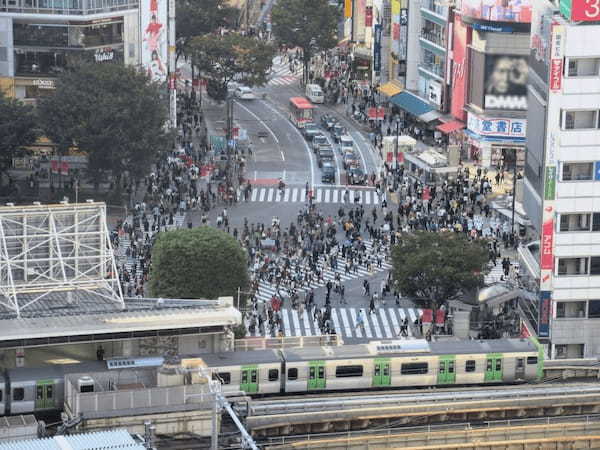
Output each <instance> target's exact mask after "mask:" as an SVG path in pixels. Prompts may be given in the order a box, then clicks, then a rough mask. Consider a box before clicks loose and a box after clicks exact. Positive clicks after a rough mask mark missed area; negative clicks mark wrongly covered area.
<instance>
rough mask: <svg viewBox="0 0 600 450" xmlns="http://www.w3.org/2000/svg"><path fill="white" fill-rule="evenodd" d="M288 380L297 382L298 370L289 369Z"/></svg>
mask: <svg viewBox="0 0 600 450" xmlns="http://www.w3.org/2000/svg"><path fill="white" fill-rule="evenodd" d="M287 378H288V380H297V379H298V369H296V368H294V367H293V368H291V369H288V376H287Z"/></svg>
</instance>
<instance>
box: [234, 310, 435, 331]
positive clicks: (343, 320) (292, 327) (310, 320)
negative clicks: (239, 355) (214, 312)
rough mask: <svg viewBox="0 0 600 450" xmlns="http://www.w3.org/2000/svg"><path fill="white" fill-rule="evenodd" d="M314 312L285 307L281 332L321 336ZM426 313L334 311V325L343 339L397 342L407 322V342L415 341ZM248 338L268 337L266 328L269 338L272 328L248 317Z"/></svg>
mask: <svg viewBox="0 0 600 450" xmlns="http://www.w3.org/2000/svg"><path fill="white" fill-rule="evenodd" d="M360 309H362V310H363V317H364V321H363V326H360V324H359V323H358V321H357V317H358V314H359V311H360ZM314 312H315V310H314V309H313V310H312V311H307V310H304V311H302V312H299V311H298V310H295V309H288V308H282V309H281V311H280V314H281V319H282V324H283V325H282V331H283V334H284V335H285V336H321V335H322V334H323V333H322V332H321V329H320V327H319V323H318V321H317V320H316V319H315V314H314ZM422 312H423V311H422V310H421V309H420V308H405V307H404V308H403V307H391V308H390V307H385V306H381V307H379V308H376V309H375V310H374V311H373V312H372V313H369V311H368V308H354V307H346V308H331V323H332V327H333V328H334V329H335V333H336V334H337V335H338V336H340V337H342V338H363V339H364V338H367V339H398V338H400V337H401V335H400V325H401V324H402V321H403V320H404V319H408V324H409V326H408V329H407V336H403V338H405V339H414V338H415V333H416V331H415V327H414V322H415V320H417V318H418V317H420V316H421V313H422ZM244 321H245V325H246V329H247V330H248V331H247V333H246V336H265V330H264V328H265V327H266V328H267V331H266V335H270V330H269V326H268V324H267V323H264V324H263V327H262V329H260V330H259V329H258V328H259V327H258V325H257V324H254V326H252V323H249V322H254V319H252V318H248V317H246V318H245V319H244Z"/></svg>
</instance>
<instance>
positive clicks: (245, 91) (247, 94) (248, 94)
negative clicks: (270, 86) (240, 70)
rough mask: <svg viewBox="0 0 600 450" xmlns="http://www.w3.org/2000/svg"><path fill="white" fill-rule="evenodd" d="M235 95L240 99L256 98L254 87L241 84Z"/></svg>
mask: <svg viewBox="0 0 600 450" xmlns="http://www.w3.org/2000/svg"><path fill="white" fill-rule="evenodd" d="M235 96H236V97H237V98H239V99H240V100H254V99H255V98H256V96H255V95H254V92H253V91H252V89H250V88H249V87H246V86H239V87H238V88H237V89H236V90H235Z"/></svg>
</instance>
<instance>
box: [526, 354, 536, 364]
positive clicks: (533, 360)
mask: <svg viewBox="0 0 600 450" xmlns="http://www.w3.org/2000/svg"><path fill="white" fill-rule="evenodd" d="M537 361H538V359H537V356H528V357H527V365H528V366H530V365H533V364H537Z"/></svg>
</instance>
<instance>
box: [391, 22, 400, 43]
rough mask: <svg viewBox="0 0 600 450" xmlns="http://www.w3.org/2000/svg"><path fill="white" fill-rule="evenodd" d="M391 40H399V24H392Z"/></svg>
mask: <svg viewBox="0 0 600 450" xmlns="http://www.w3.org/2000/svg"><path fill="white" fill-rule="evenodd" d="M392 39H393V40H394V41H397V40H398V39H400V24H399V23H393V24H392Z"/></svg>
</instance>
